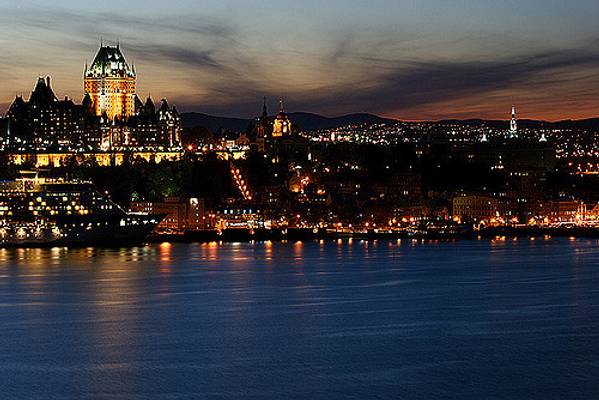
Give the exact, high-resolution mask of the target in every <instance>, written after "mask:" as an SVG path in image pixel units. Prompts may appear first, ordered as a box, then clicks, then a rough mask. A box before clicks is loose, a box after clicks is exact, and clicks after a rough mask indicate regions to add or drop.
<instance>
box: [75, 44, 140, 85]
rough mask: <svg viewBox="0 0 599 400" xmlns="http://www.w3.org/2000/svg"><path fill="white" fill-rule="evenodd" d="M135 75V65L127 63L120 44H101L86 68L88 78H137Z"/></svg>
mask: <svg viewBox="0 0 599 400" xmlns="http://www.w3.org/2000/svg"><path fill="white" fill-rule="evenodd" d="M135 75H136V74H135V66H129V64H127V61H126V60H125V56H123V53H121V49H120V46H119V45H116V46H101V47H100V50H98V52H97V53H96V57H95V58H94V61H93V62H92V63H91V65H90V66H89V67H87V68H86V69H85V77H86V78H92V77H93V78H125V77H129V78H135Z"/></svg>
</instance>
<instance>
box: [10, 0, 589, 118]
mask: <svg viewBox="0 0 599 400" xmlns="http://www.w3.org/2000/svg"><path fill="white" fill-rule="evenodd" d="M351 3H352V4H351V7H350V6H349V5H348V2H341V1H333V2H329V3H327V4H326V5H323V6H322V7H320V8H319V7H316V5H315V4H312V2H307V3H306V4H293V3H292V2H288V1H279V2H276V3H275V2H261V3H260V5H256V4H246V3H242V2H236V1H227V2H206V3H205V4H202V7H201V8H200V9H198V7H197V4H195V3H194V2H191V1H179V2H177V3H176V4H174V5H172V4H171V5H169V6H167V5H163V4H161V3H157V2H156V3H155V2H151V3H150V6H149V7H148V6H146V5H147V4H148V3H147V2H144V3H142V2H138V1H130V2H127V4H124V5H123V4H119V3H117V2H114V1H107V2H104V3H102V5H87V4H86V5H81V4H77V3H75V2H72V1H67V0H62V1H57V2H55V3H54V4H53V6H52V7H48V6H47V5H44V3H39V2H28V3H27V4H20V3H17V2H15V1H8V2H6V3H5V5H2V6H0V11H2V12H1V15H0V21H2V24H1V26H2V27H1V28H0V43H1V44H2V47H3V49H4V52H3V54H2V56H0V57H1V58H0V59H1V60H2V62H1V64H0V65H1V67H0V68H1V69H0V72H1V73H2V74H3V76H4V77H5V79H4V85H2V88H0V112H2V113H4V112H5V111H6V110H7V108H8V105H9V104H10V103H11V102H12V100H13V99H14V96H15V94H23V95H25V96H28V94H29V92H30V91H31V89H32V86H33V83H34V82H35V77H36V76H38V75H50V76H52V77H53V82H54V85H53V87H54V89H55V91H56V92H57V95H58V97H64V96H65V95H68V96H70V97H72V98H73V99H75V101H80V100H81V98H82V97H83V88H82V85H81V77H82V74H83V68H84V65H85V63H86V62H87V63H89V62H91V61H92V59H91V58H92V57H93V56H94V54H95V51H96V50H97V46H98V44H99V42H100V38H103V39H102V40H104V42H105V44H112V43H117V41H120V43H121V46H122V48H123V52H124V55H125V57H126V58H127V61H128V62H130V63H134V64H135V65H136V68H137V69H138V71H139V75H140V77H141V78H140V80H139V91H138V92H139V93H140V96H141V97H144V96H146V95H148V94H157V95H159V96H161V97H167V98H168V99H169V100H171V101H172V102H174V103H176V104H177V105H179V106H180V109H181V111H198V112H206V113H211V114H219V115H229V116H238V117H250V116H253V115H256V114H257V113H258V111H259V108H260V99H261V98H262V96H267V97H268V98H269V99H271V100H272V101H274V99H277V98H279V97H284V98H285V99H286V103H287V104H288V109H291V110H296V111H308V112H315V113H319V114H323V115H328V116H331V115H341V114H348V113H353V112H371V113H375V114H379V115H383V116H386V117H392V118H398V119H406V120H425V119H443V118H472V117H480V118H493V119H495V118H498V119H507V116H506V114H507V113H506V109H508V107H509V106H511V104H514V103H515V104H517V105H518V111H519V116H520V117H521V118H538V119H548V120H557V119H565V118H587V117H594V116H597V115H599V113H598V112H597V111H596V110H599V101H598V100H597V99H596V98H595V97H596V96H595V95H594V93H595V92H596V91H597V89H599V76H595V75H596V74H595V73H594V69H595V68H596V67H597V65H598V64H599V51H597V50H596V48H595V47H596V43H597V39H596V37H595V34H594V21H595V20H596V17H597V16H598V15H599V5H598V4H595V3H592V2H590V1H574V2H569V3H566V2H562V1H546V2H539V1H523V2H515V1H506V2H502V4H493V2H490V1H478V2H476V3H475V2H470V1H461V2H459V3H454V4H451V5H450V4H445V3H443V2H441V1H426V2H418V4H416V2H406V1H401V2H391V1H383V0H380V1H376V3H377V6H376V7H372V5H369V4H366V3H363V2H358V1H353V2H351ZM315 10H318V12H315ZM333 22H334V23H333ZM548 37H549V38H551V40H547V38H548ZM272 106H273V105H271V108H272Z"/></svg>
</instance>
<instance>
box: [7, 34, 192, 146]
mask: <svg viewBox="0 0 599 400" xmlns="http://www.w3.org/2000/svg"><path fill="white" fill-rule="evenodd" d="M136 81H137V73H136V71H135V66H133V65H129V64H128V63H127V61H126V59H125V57H124V55H123V53H122V52H121V49H120V46H119V45H116V46H104V45H101V46H100V49H99V50H98V52H97V53H96V56H95V57H94V60H93V62H92V63H91V64H89V65H86V66H85V72H84V76H83V88H84V95H83V100H82V102H81V104H76V103H75V102H74V101H73V100H72V99H70V98H68V97H65V98H64V99H62V100H61V99H58V98H57V96H56V95H55V93H54V91H53V89H52V85H51V79H50V77H39V78H38V80H37V82H36V84H35V86H34V89H33V91H32V92H31V95H30V96H29V99H28V100H27V101H26V100H25V99H24V98H23V96H16V98H15V100H14V101H13V103H12V104H11V106H10V108H9V110H8V112H7V114H6V117H7V120H8V128H7V134H6V135H5V137H4V138H3V143H2V144H3V147H4V148H5V149H8V150H17V151H27V150H35V151H47V150H56V151H72V150H79V151H81V150H84V151H112V150H122V149H146V150H148V149H155V150H165V149H178V148H180V147H181V131H182V125H181V117H180V115H179V112H178V111H177V108H176V107H175V106H172V107H171V106H170V105H169V104H168V102H167V100H166V99H162V100H161V102H160V104H159V105H158V106H156V105H155V104H154V101H153V100H152V99H151V98H150V97H148V98H147V99H146V101H145V103H144V102H143V101H142V100H141V99H140V98H139V96H138V94H137V88H136Z"/></svg>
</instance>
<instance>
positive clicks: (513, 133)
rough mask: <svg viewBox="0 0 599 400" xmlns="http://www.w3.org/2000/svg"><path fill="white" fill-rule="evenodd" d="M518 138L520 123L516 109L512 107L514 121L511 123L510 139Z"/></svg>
mask: <svg viewBox="0 0 599 400" xmlns="http://www.w3.org/2000/svg"><path fill="white" fill-rule="evenodd" d="M517 137H518V121H517V120H516V107H515V106H512V120H511V121H510V138H517Z"/></svg>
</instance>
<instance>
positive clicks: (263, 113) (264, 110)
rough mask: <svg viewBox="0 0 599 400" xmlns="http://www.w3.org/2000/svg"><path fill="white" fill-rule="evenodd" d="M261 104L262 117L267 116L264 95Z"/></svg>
mask: <svg viewBox="0 0 599 400" xmlns="http://www.w3.org/2000/svg"><path fill="white" fill-rule="evenodd" d="M263 101H264V102H263V104H262V118H265V117H268V110H267V108H266V96H264V99H263Z"/></svg>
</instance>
